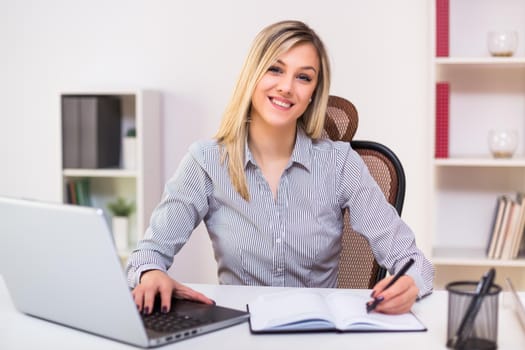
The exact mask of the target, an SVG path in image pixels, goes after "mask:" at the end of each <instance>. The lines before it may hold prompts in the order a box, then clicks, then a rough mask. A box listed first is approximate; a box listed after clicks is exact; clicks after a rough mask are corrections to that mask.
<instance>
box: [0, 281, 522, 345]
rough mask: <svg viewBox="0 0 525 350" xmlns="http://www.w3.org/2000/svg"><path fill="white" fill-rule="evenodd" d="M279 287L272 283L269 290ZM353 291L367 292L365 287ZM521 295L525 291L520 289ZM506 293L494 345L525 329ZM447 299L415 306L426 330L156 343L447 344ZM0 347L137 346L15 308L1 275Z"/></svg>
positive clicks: (243, 329)
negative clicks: (522, 327)
mask: <svg viewBox="0 0 525 350" xmlns="http://www.w3.org/2000/svg"><path fill="white" fill-rule="evenodd" d="M190 286H191V287H192V288H195V289H197V290H199V291H201V292H203V293H205V294H206V295H207V296H209V297H210V298H212V299H214V300H216V301H217V303H218V304H220V305H224V306H228V307H233V308H238V309H245V305H246V303H247V302H248V301H250V300H252V299H253V298H255V297H256V296H257V295H259V294H262V293H266V292H270V290H269V287H243V286H218V285H205V284H190ZM280 289H284V288H280ZM278 290H279V289H277V288H272V289H271V292H275V291H278ZM35 292H37V291H35ZM356 293H367V294H369V291H356ZM521 296H522V298H523V297H525V295H524V294H523V293H522V294H521ZM507 297H508V296H506V295H502V299H501V300H500V310H499V333H498V349H500V350H506V349H508V350H516V349H525V332H524V331H523V330H522V329H521V326H520V324H519V322H518V319H517V317H516V315H515V314H514V311H513V309H512V308H510V307H509V303H508V302H506V300H508V299H507ZM447 300H448V299H447V293H446V292H445V291H436V292H434V293H433V294H432V295H430V296H429V297H427V298H425V299H423V300H421V301H420V302H418V303H416V305H415V306H414V308H413V311H414V313H415V314H417V315H418V317H420V319H421V320H422V321H423V323H424V324H425V325H426V326H427V328H428V331H427V332H416V333H309V334H273V335H252V334H250V330H249V328H248V323H243V324H240V325H237V326H233V327H230V328H227V329H223V330H220V331H217V332H214V333H209V334H206V335H202V336H199V337H195V338H191V339H187V340H184V341H181V342H178V343H174V344H170V345H166V346H163V347H160V348H159V349H163V350H164V349H166V350H167V349H182V350H183V349H191V350H195V349H229V350H233V349H271V350H279V349H287V350H290V349H301V350H308V349H315V350H318V349H321V348H323V349H345V350H348V349H361V350H362V349H425V350H431V349H446V347H445V342H446V332H447V329H446V324H447ZM108 308H109V305H108ZM107 311H109V310H107ZM103 312H104V310H101V313H102V314H103ZM0 349H2V350H12V349H68V350H70V349H76V350H82V349H90V350H92V349H97V350H104V349H111V350H118V349H137V348H136V347H134V346H129V345H126V344H122V343H118V342H116V341H113V340H109V339H105V338H101V337H98V336H94V335H91V334H88V333H84V332H81V331H77V330H74V329H70V328H67V327H63V326H59V325H56V324H53V323H50V322H46V321H43V320H40V319H37V318H33V317H30V316H26V315H24V314H21V313H19V312H18V311H17V310H16V309H15V307H14V305H13V303H12V301H11V298H10V296H9V293H8V291H7V289H6V287H5V284H4V281H3V279H2V278H1V276H0Z"/></svg>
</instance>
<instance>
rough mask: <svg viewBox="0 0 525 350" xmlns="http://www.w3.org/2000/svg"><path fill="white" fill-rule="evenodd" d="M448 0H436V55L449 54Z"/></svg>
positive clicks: (446, 55) (443, 55) (444, 55)
mask: <svg viewBox="0 0 525 350" xmlns="http://www.w3.org/2000/svg"><path fill="white" fill-rule="evenodd" d="M448 41H449V0H436V57H448V55H449V52H448V51H449V44H448Z"/></svg>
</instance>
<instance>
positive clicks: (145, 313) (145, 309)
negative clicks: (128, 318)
mask: <svg viewBox="0 0 525 350" xmlns="http://www.w3.org/2000/svg"><path fill="white" fill-rule="evenodd" d="M147 314H149V307H147V306H146V307H144V315H147Z"/></svg>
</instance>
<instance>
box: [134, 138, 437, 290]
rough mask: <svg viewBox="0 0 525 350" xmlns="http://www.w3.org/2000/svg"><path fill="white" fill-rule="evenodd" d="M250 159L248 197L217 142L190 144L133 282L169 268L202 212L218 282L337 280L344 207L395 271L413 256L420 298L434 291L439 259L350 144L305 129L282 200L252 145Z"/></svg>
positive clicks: (138, 255) (322, 283) (311, 283)
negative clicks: (428, 254)
mask: <svg viewBox="0 0 525 350" xmlns="http://www.w3.org/2000/svg"><path fill="white" fill-rule="evenodd" d="M245 158H246V159H245V171H246V177H247V183H248V188H249V192H250V201H249V202H247V201H245V200H244V199H242V198H241V197H240V195H239V194H238V193H237V192H236V191H235V189H234V188H233V186H232V184H231V181H230V178H229V175H228V170H227V167H226V166H225V165H224V164H221V162H220V147H219V145H218V144H217V142H216V141H214V140H213V141H202V142H197V143H195V144H193V145H192V146H191V147H190V150H189V153H188V154H187V155H186V156H185V157H184V159H183V160H182V162H181V164H180V166H179V168H178V169H177V171H176V172H175V174H174V176H173V177H172V178H171V179H170V180H169V181H168V182H167V184H166V186H165V190H164V194H163V198H162V201H161V202H160V204H159V205H158V207H157V208H156V209H155V211H154V212H153V215H152V217H151V221H150V225H149V227H148V229H147V231H146V233H145V236H144V238H143V239H142V240H141V241H140V242H139V243H138V246H137V248H136V249H135V250H134V252H133V253H132V254H131V256H130V259H129V261H128V266H127V271H128V280H129V283H130V285H131V286H134V285H136V284H137V283H138V279H139V276H140V274H141V273H142V272H143V271H146V270H150V269H160V270H163V271H166V270H167V269H168V268H169V267H170V266H171V264H172V262H173V256H174V255H175V254H176V253H177V252H178V251H179V250H180V249H181V248H182V246H183V245H184V244H185V242H186V241H187V240H188V238H189V237H190V235H191V233H192V232H193V230H194V229H195V227H197V225H199V223H200V222H201V221H202V220H204V223H205V224H206V228H207V230H208V233H209V236H210V238H211V240H212V244H213V249H214V252H215V258H216V260H217V265H218V275H219V281H220V283H223V284H243V285H265V286H298V287H335V286H336V285H337V272H338V262H339V253H340V250H341V248H340V240H341V231H342V226H343V216H342V208H348V209H349V212H350V217H351V223H352V227H353V228H354V230H356V231H357V232H360V233H361V234H363V235H364V236H366V237H367V239H368V240H369V242H370V243H371V245H372V247H373V251H374V254H375V256H376V259H377V260H378V262H379V263H380V264H381V265H383V266H385V267H386V268H387V269H388V270H389V271H390V272H391V273H395V271H396V270H397V269H399V268H401V266H402V265H403V264H404V263H405V262H406V261H407V260H408V259H409V258H411V257H413V258H414V259H415V260H416V263H415V264H414V266H413V267H412V268H411V269H410V270H409V272H408V274H409V275H411V276H412V277H413V278H414V279H415V281H416V284H417V286H418V287H419V289H420V296H422V295H425V294H428V293H429V292H430V291H431V290H432V281H433V274H434V271H433V267H432V265H431V264H430V262H429V261H428V260H427V259H426V258H425V257H424V256H423V254H422V252H421V251H420V250H419V249H418V248H417V247H416V244H415V238H414V234H413V232H412V231H411V230H410V228H409V227H408V226H407V225H406V224H405V223H404V222H403V221H402V220H401V219H400V218H399V216H398V215H397V212H396V211H395V209H394V208H393V207H392V206H391V205H390V204H389V203H388V202H387V201H386V200H385V197H384V195H383V192H381V189H380V188H379V187H378V186H377V184H376V183H375V181H374V180H373V178H372V177H371V175H370V174H369V172H368V168H367V167H366V165H365V164H364V162H363V161H362V159H361V157H360V156H359V155H358V154H357V153H356V152H355V151H354V150H353V149H352V148H351V147H350V144H349V143H348V142H333V141H330V140H324V139H323V140H318V141H312V140H311V139H310V138H309V137H308V136H307V135H305V134H304V132H303V131H302V130H301V129H300V128H298V132H297V138H296V143H295V146H294V149H293V152H292V156H291V159H290V161H289V163H288V165H287V167H286V169H285V171H284V173H283V174H282V177H281V179H280V183H279V187H278V191H277V198H276V199H274V197H273V195H272V192H271V190H270V187H269V185H268V183H267V182H266V180H265V179H264V177H263V175H262V173H261V171H260V169H259V168H258V167H257V163H256V162H255V159H254V158H253V156H252V154H251V153H250V150H249V148H248V147H246V157H245Z"/></svg>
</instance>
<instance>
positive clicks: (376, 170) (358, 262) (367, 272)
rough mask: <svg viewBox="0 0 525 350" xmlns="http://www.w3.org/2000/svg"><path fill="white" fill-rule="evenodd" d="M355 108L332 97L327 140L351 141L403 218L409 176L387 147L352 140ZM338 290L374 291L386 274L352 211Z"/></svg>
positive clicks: (346, 219)
mask: <svg viewBox="0 0 525 350" xmlns="http://www.w3.org/2000/svg"><path fill="white" fill-rule="evenodd" d="M358 121H359V118H358V114H357V109H356V108H355V106H354V105H353V104H352V103H351V102H350V101H348V100H346V99H344V98H341V97H338V96H330V98H329V99H328V108H327V115H326V122H325V130H324V135H323V137H328V138H330V139H332V140H341V141H348V142H351V144H352V148H354V149H355V150H356V151H357V152H358V153H359V155H360V156H361V157H362V158H363V161H364V162H365V164H366V165H367V166H368V169H369V171H370V173H371V175H372V177H373V178H374V179H375V180H376V182H377V183H378V185H379V187H380V188H381V190H382V191H383V193H384V194H385V197H386V199H387V200H388V202H389V203H390V204H392V205H393V206H394V207H395V208H396V210H397V212H398V213H399V215H401V210H402V208H403V201H404V197H405V174H404V171H403V167H402V166H401V162H400V161H399V159H398V158H397V157H396V155H395V154H394V153H393V152H392V151H391V150H390V149H389V148H388V147H386V146H384V145H382V144H379V143H377V142H373V141H356V140H352V139H353V137H354V135H355V132H356V130H357V125H358ZM341 245H342V248H341V256H340V262H339V273H338V287H339V288H358V289H370V288H372V287H373V286H374V285H375V284H376V283H377V281H379V280H381V279H382V278H384V277H385V275H386V270H385V268H383V267H381V266H379V264H378V263H377V261H376V260H375V257H374V255H373V253H372V250H371V248H370V245H369V243H368V241H367V240H366V239H365V238H364V237H363V236H361V235H360V234H358V233H357V232H356V231H354V230H353V229H352V227H351V225H350V220H349V214H348V210H345V213H344V226H343V234H342V237H341Z"/></svg>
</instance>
